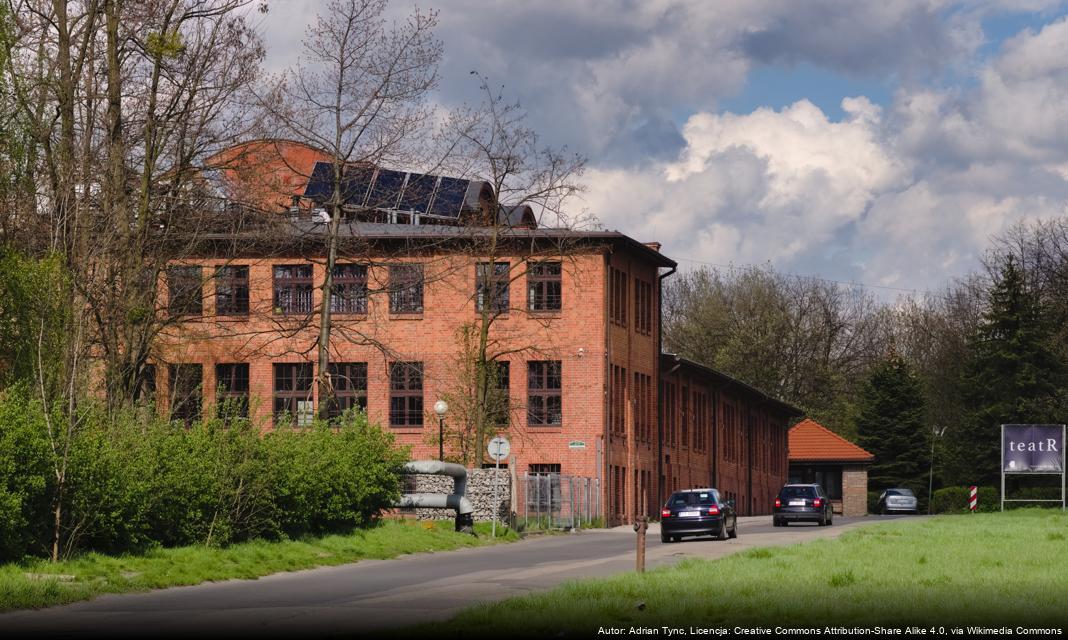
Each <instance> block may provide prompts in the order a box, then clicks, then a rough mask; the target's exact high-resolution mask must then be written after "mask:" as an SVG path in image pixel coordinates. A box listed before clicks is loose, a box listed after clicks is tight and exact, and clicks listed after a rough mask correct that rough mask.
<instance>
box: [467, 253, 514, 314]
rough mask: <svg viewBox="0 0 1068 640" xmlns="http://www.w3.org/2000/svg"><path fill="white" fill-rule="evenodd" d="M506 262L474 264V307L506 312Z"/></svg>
mask: <svg viewBox="0 0 1068 640" xmlns="http://www.w3.org/2000/svg"><path fill="white" fill-rule="evenodd" d="M508 281H509V277H508V263H507V262H494V263H493V264H490V263H488V262H479V263H478V264H477V265H475V308H476V309H477V310H478V311H483V310H485V309H487V308H488V309H489V310H490V311H491V312H493V313H508V308H509V300H508Z"/></svg>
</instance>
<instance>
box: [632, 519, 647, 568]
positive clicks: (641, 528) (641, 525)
mask: <svg viewBox="0 0 1068 640" xmlns="http://www.w3.org/2000/svg"><path fill="white" fill-rule="evenodd" d="M648 528H649V518H648V517H647V516H645V515H640V516H638V517H637V518H636V519H635V521H634V530H635V531H636V532H638V553H637V558H636V561H635V564H636V567H635V568H636V569H637V571H638V573H644V572H645V531H646V529H648Z"/></svg>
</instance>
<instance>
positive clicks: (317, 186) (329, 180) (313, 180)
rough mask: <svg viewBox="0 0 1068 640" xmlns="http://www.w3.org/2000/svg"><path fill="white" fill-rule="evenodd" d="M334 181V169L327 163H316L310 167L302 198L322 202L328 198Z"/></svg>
mask: <svg viewBox="0 0 1068 640" xmlns="http://www.w3.org/2000/svg"><path fill="white" fill-rule="evenodd" d="M333 181H334V168H333V167H332V166H331V164H330V163H329V162H316V163H315V166H314V167H312V173H311V177H310V178H308V185H307V186H305V187H304V197H305V198H311V199H312V200H315V201H317V202H322V201H325V200H327V199H328V198H330V192H331V191H332V190H333V189H332V186H331V185H332V184H333Z"/></svg>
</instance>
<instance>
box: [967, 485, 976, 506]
mask: <svg viewBox="0 0 1068 640" xmlns="http://www.w3.org/2000/svg"><path fill="white" fill-rule="evenodd" d="M978 506H979V487H976V486H974V485H973V486H971V487H969V488H968V510H969V511H971V512H972V513H975V511H976V508H977V507H978Z"/></svg>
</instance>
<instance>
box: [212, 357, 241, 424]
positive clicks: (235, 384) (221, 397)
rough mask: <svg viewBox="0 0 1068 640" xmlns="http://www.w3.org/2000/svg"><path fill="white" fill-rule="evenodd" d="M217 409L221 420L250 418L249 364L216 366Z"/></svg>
mask: <svg viewBox="0 0 1068 640" xmlns="http://www.w3.org/2000/svg"><path fill="white" fill-rule="evenodd" d="M215 386H216V387H217V388H218V391H217V395H216V399H215V407H216V412H217V414H216V415H218V416H219V417H220V418H228V417H240V418H247V417H248V363H247V362H241V363H236V364H217V365H215Z"/></svg>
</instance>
